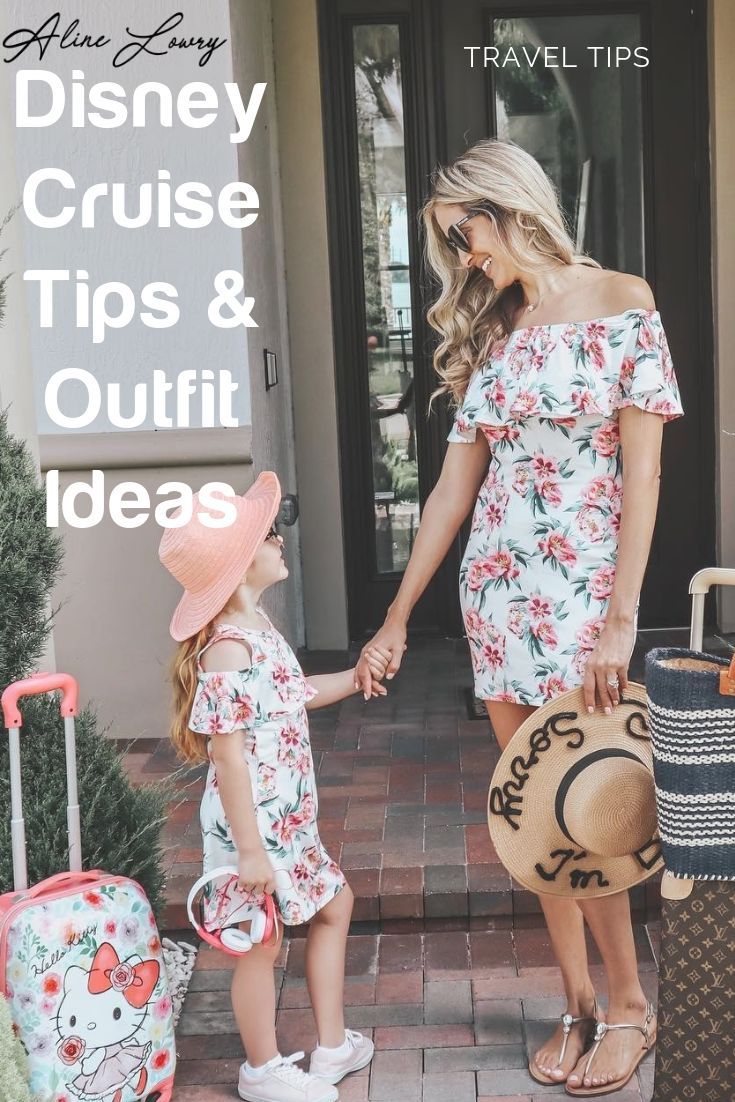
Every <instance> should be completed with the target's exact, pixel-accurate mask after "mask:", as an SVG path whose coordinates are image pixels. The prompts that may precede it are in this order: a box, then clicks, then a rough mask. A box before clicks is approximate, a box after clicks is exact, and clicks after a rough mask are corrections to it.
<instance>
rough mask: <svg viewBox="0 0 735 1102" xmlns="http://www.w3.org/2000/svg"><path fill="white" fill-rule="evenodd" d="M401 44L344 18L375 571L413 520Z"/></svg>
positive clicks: (395, 557) (392, 558)
mask: <svg viewBox="0 0 735 1102" xmlns="http://www.w3.org/2000/svg"><path fill="white" fill-rule="evenodd" d="M400 45H401V44H400V30H399V27H398V26H397V25H392V24H387V23H386V24H376V23H371V24H362V25H356V26H354V27H353V28H352V49H353V67H354V91H355V116H356V117H355V124H356V133H357V152H358V172H359V200H360V220H361V229H362V267H363V295H364V316H365V341H366V345H367V358H366V362H367V379H366V380H364V382H365V384H366V386H367V390H368V396H369V398H368V409H369V417H370V426H369V434H366V437H365V438H366V439H369V441H370V452H371V454H370V472H371V478H372V502H373V516H374V522H373V552H374V563H375V569H376V573H377V574H378V575H386V574H395V573H401V572H402V571H403V570H404V569H405V567H406V563H407V562H408V558H409V555H410V553H411V548H412V547H413V541H414V538H415V535H416V530H417V528H418V523H419V486H418V466H417V453H416V402H415V395H414V362H413V340H412V328H411V284H410V278H409V274H410V256H409V234H408V220H407V206H406V162H405V148H404V145H405V135H404V109H403V85H402V75H401V52H400ZM358 362H359V361H358ZM362 362H365V361H362Z"/></svg>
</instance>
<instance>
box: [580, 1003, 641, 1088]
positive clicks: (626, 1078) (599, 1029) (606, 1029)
mask: <svg viewBox="0 0 735 1102" xmlns="http://www.w3.org/2000/svg"><path fill="white" fill-rule="evenodd" d="M655 1017H656V1011H655V1010H654V1009H653V1004H652V1003H650V1002H646V1017H645V1019H644V1022H643V1025H635V1023H633V1022H616V1023H615V1024H613V1025H609V1024H608V1023H607V1022H598V1023H597V1025H596V1026H595V1036H594V1038H593V1041H592V1048H591V1049H590V1052H589V1056H588V1057H587V1062H586V1063H585V1065H584V1071H583V1073H582V1082H581V1083H580V1085H579V1087H570V1086H569V1084H568V1083H567V1088H566V1089H567V1094H571V1095H573V1096H574V1097H575V1098H590V1097H593V1096H595V1095H599V1094H614V1093H615V1092H616V1091H620V1090H622V1089H623V1087H624V1086H625V1085H626V1084H627V1083H629V1082H630V1080H631V1079H632V1078H633V1075H634V1074H635V1070H636V1068H637V1067H638V1065H639V1064H640V1062H641V1060H642V1059H643V1058H644V1056H646V1055H647V1054H648V1053H649V1052H650V1050H651V1047H652V1046H653V1045H654V1044H655V1041H656V1036H655V1034H654V1036H653V1038H651V1036H650V1034H649V1030H650V1027H651V1022H652V1021H653V1019H654V1018H655ZM614 1029H637V1030H638V1032H639V1033H642V1034H643V1048H642V1049H641V1051H640V1052H639V1053H637V1054H636V1057H635V1059H634V1061H633V1063H632V1064H631V1066H630V1067H629V1068H628V1071H627V1073H623V1076H621V1077H620V1078H619V1079H616V1080H615V1081H614V1082H613V1083H600V1084H599V1085H598V1086H596V1087H585V1085H584V1080H585V1079H586V1078H587V1077H588V1076H589V1074H590V1068H591V1067H592V1062H593V1060H594V1058H595V1056H596V1055H597V1053H598V1052H599V1049H600V1045H601V1044H602V1042H603V1041H604V1040H605V1037H606V1036H607V1035H608V1033H611V1032H612V1031H613V1030H614Z"/></svg>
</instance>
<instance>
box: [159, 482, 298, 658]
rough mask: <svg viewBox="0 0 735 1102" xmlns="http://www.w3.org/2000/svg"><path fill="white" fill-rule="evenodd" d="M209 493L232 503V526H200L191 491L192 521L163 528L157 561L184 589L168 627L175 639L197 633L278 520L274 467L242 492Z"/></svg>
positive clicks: (196, 497)
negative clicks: (177, 526) (233, 515)
mask: <svg viewBox="0 0 735 1102" xmlns="http://www.w3.org/2000/svg"><path fill="white" fill-rule="evenodd" d="M212 497H217V498H221V499H222V500H223V501H229V502H231V503H232V504H233V505H234V506H235V509H236V511H237V515H236V517H235V520H234V521H233V523H232V524H230V525H228V526H227V527H224V528H208V527H207V526H206V525H205V524H202V522H201V521H200V520H199V518H198V516H197V514H198V512H199V494H194V496H193V499H192V517H191V520H190V521H188V523H186V524H184V525H183V526H182V527H181V528H167V529H166V531H165V532H164V533H163V537H162V539H161V543H160V545H159V548H158V557H159V559H160V560H161V562H162V563H163V565H164V566H165V567H166V569H167V570H168V571H169V572H170V573H171V574H173V576H174V578H176V580H177V581H178V582H180V583H181V585H182V586H183V587H184V596H183V597H182V598H181V600H180V601H179V603H178V605H177V606H176V611H175V612H174V614H173V617H172V618H171V625H170V628H169V630H170V632H171V635H172V636H173V638H174V639H175V640H176V641H177V643H181V642H183V641H184V640H185V639H189V638H190V637H191V636H192V635H196V633H197V632H198V631H199V630H200V629H201V628H203V627H205V626H206V625H207V624H208V623H209V621H210V620H212V619H213V617H215V616H216V615H217V613H218V612H219V611H220V610H221V609H222V608H224V606H225V604H226V603H227V601H228V599H229V598H230V597H231V596H232V594H233V593H234V592H235V590H236V589H237V587H238V585H239V583H240V581H241V579H242V576H243V574H244V573H245V571H246V570H247V568H248V567H249V566H250V564H251V562H252V561H253V559H254V558H255V554H256V552H257V550H258V548H259V547H260V546H261V544H262V543H263V542H264V540H265V537H266V536H267V535H268V530H269V528H270V527H271V525H272V524H273V521H274V520H275V519H276V515H277V513H278V507H279V505H280V503H281V487H280V485H279V482H278V479H277V478H276V476H275V474H274V473H273V471H263V473H262V474H261V475H259V476H258V478H257V479H256V480H255V482H254V483H253V485H252V486H251V487H250V489H249V490H248V491H247V492H246V493H244V494H243V495H242V496H239V495H237V494H234V495H232V496H230V495H229V494H223V493H219V492H216V491H215V492H213V494H212ZM174 515H175V516H178V515H180V513H177V514H174Z"/></svg>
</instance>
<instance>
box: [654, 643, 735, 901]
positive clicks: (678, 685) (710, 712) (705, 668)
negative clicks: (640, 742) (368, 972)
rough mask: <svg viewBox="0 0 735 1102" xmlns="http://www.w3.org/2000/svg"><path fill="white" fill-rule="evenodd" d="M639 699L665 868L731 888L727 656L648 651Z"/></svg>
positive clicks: (734, 831) (734, 875)
mask: <svg viewBox="0 0 735 1102" xmlns="http://www.w3.org/2000/svg"><path fill="white" fill-rule="evenodd" d="M646 691H647V694H648V714H649V725H650V730H651V741H652V744H653V770H654V776H655V780H656V806H657V809H658V821H659V832H660V835H661V845H662V849H663V854H664V862H665V864H666V868H667V869H668V870H669V871H670V872H671V873H673V874H674V876H680V877H681V876H685V877H693V878H695V879H698V880H703V879H707V880H735V656H734V657H733V660H732V662H728V661H727V659H724V658H715V657H713V656H712V655H708V654H702V653H701V652H699V651H693V650H684V649H681V648H676V647H660V648H657V649H656V650H652V651H649V652H648V654H647V655H646Z"/></svg>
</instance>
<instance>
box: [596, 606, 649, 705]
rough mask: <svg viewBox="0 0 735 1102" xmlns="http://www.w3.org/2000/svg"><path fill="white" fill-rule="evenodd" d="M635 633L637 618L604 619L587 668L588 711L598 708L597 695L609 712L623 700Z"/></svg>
mask: <svg viewBox="0 0 735 1102" xmlns="http://www.w3.org/2000/svg"><path fill="white" fill-rule="evenodd" d="M635 634H636V633H635V621H634V620H617V619H616V620H607V621H606V622H605V626H604V628H603V629H602V631H601V633H600V637H599V639H598V640H597V644H596V646H595V649H594V650H593V651H592V653H591V654H590V656H589V658H588V659H587V665H586V667H585V671H584V702H585V705H586V706H587V711H588V712H594V710H595V703H596V701H595V695H596V696H597V703H599V705H600V707H601V708H602V709H603V710H604V711H605V713H606V714H607V715H610V714H611V713H612V710H613V708H614V707H615V705H616V704H619V703H620V694H621V692H623V691H624V690H625V688H626V687H627V685H628V666H629V664H630V659H631V655H632V653H633V647H634V645H635ZM616 679H617V680H616ZM610 682H613V684H611V683H610Z"/></svg>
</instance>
